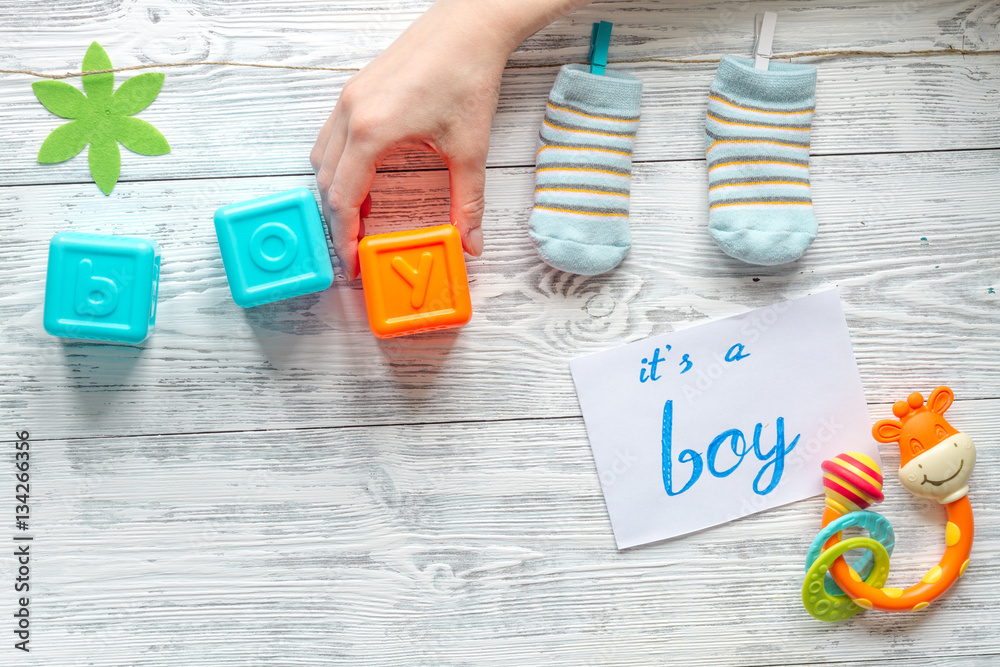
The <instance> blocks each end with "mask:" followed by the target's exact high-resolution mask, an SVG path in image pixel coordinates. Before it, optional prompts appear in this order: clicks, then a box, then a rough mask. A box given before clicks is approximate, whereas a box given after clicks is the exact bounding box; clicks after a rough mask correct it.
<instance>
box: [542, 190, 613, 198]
mask: <svg viewBox="0 0 1000 667" xmlns="http://www.w3.org/2000/svg"><path fill="white" fill-rule="evenodd" d="M535 192H583V193H585V194H588V195H611V196H612V197H628V195H627V194H625V193H624V192H605V191H604V190H581V189H580V188H535Z"/></svg>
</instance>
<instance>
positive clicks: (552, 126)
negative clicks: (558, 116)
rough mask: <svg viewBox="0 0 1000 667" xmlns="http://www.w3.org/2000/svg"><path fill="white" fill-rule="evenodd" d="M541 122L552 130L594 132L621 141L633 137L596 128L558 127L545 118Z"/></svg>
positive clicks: (581, 132) (633, 137)
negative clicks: (572, 128) (599, 130)
mask: <svg viewBox="0 0 1000 667" xmlns="http://www.w3.org/2000/svg"><path fill="white" fill-rule="evenodd" d="M542 123H544V124H545V125H548V126H549V127H551V128H552V129H553V130H560V131H562V132H578V133H580V134H596V135H599V136H602V137H613V138H615V139H621V140H623V141H624V140H632V139H635V136H632V135H629V136H625V135H622V134H611V133H610V132H598V131H596V130H571V129H570V128H568V127H559V126H558V125H553V124H552V123H550V122H549V121H547V120H542Z"/></svg>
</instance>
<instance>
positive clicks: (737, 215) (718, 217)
mask: <svg viewBox="0 0 1000 667" xmlns="http://www.w3.org/2000/svg"><path fill="white" fill-rule="evenodd" d="M815 106H816V68H815V67H813V66H812V65H792V64H789V63H781V62H771V63H770V67H769V68H768V69H766V70H759V69H754V61H753V60H752V59H748V58H736V57H733V56H725V57H723V58H722V61H721V62H720V63H719V71H718V74H716V77H715V81H714V82H713V83H712V87H711V92H710V93H709V97H708V118H707V120H706V123H705V146H706V150H705V156H706V159H707V161H708V204H709V212H708V219H709V230H710V231H711V234H712V237H713V238H714V239H715V241H716V243H718V244H719V246H720V247H721V248H722V249H723V250H724V251H725V252H726V254H727V255H730V256H732V257H735V258H736V259H740V260H743V261H744V262H749V263H750V264H764V265H768V266H770V265H773V264H784V263H785V262H791V261H792V260H795V259H798V258H799V257H800V256H801V255H802V253H804V252H805V251H806V248H808V247H809V244H810V243H812V240H813V239H814V238H816V216H815V215H814V213H813V208H812V197H811V196H810V191H809V131H810V127H811V124H812V116H813V108H814V107H815Z"/></svg>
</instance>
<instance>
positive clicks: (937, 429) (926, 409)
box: [872, 387, 976, 504]
mask: <svg viewBox="0 0 1000 667" xmlns="http://www.w3.org/2000/svg"><path fill="white" fill-rule="evenodd" d="M954 400H955V394H954V393H953V392H952V391H951V389H949V388H948V387H938V388H937V389H935V390H934V391H932V392H931V395H930V397H929V398H928V399H927V404H926V405H925V404H924V397H923V396H921V395H920V394H918V393H916V392H914V393H912V394H910V395H909V396H908V397H907V399H906V400H905V401H897V402H896V404H895V405H893V406H892V414H894V415H896V417H898V418H899V421H896V420H895V419H883V420H882V421H880V422H878V423H877V424H875V426H873V427H872V435H873V436H874V437H875V439H876V440H878V441H879V442H897V443H899V453H900V462H899V466H900V467H899V479H900V481H901V482H902V483H903V486H905V487H906V489H907V490H908V491H909V492H910V493H912V494H914V495H917V496H923V497H925V498H934V499H935V500H937V501H938V502H940V503H941V504H947V503H950V502H954V501H956V500H958V499H959V498H961V497H963V496H964V495H965V494H967V493H968V492H969V486H968V482H969V475H971V474H972V467H973V466H974V465H975V464H976V447H975V445H973V444H972V438H970V437H969V436H967V435H966V434H964V433H962V432H961V431H958V430H957V429H955V427H953V426H952V425H951V424H949V423H948V421H947V420H946V419H945V418H944V413H945V410H947V409H948V408H949V407H951V404H952V402H953V401H954Z"/></svg>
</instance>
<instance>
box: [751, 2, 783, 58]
mask: <svg viewBox="0 0 1000 667" xmlns="http://www.w3.org/2000/svg"><path fill="white" fill-rule="evenodd" d="M777 23H778V15H777V14H775V13H774V12H764V15H763V16H761V15H760V14H757V17H756V20H755V25H754V33H753V34H754V37H755V38H756V41H754V45H753V60H754V63H753V66H754V69H764V70H766V69H767V66H768V62H769V61H770V59H771V42H773V41H774V27H775V26H776V25H777Z"/></svg>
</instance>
